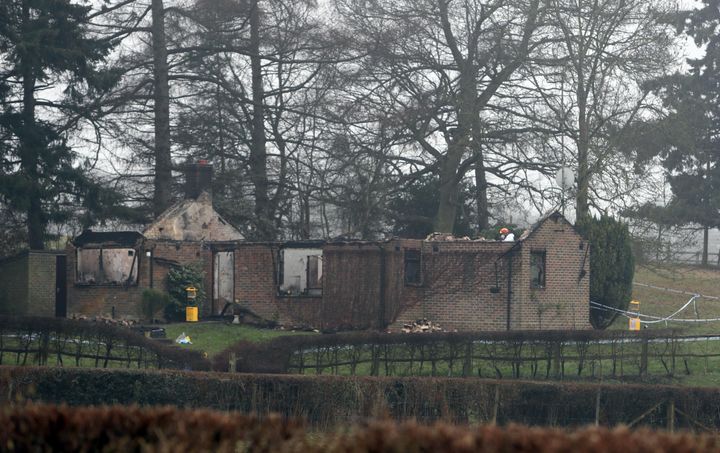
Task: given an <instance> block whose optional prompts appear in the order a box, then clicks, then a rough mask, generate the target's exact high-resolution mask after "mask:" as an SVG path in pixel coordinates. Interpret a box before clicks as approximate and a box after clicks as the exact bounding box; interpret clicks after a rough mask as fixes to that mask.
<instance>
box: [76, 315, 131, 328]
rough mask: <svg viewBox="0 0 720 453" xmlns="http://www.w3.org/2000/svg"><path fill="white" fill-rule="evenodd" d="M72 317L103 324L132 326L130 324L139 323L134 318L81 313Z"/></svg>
mask: <svg viewBox="0 0 720 453" xmlns="http://www.w3.org/2000/svg"><path fill="white" fill-rule="evenodd" d="M72 319H77V320H80V321H90V322H100V323H103V324H110V325H113V326H118V327H130V326H134V325H135V324H137V323H136V321H133V320H132V319H113V318H108V317H106V316H92V317H90V316H84V315H80V316H73V318H72Z"/></svg>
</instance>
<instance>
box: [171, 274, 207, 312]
mask: <svg viewBox="0 0 720 453" xmlns="http://www.w3.org/2000/svg"><path fill="white" fill-rule="evenodd" d="M204 279H205V272H204V271H203V270H202V266H201V265H200V264H198V263H193V264H187V265H184V266H175V267H173V268H172V269H170V271H169V272H168V274H167V289H168V294H169V295H170V303H168V304H167V305H166V306H165V318H167V319H168V320H170V321H182V320H184V319H185V307H188V306H196V307H198V309H201V308H202V305H203V303H205V298H206V295H205V289H204V284H203V281H204ZM189 286H194V287H195V288H196V289H197V295H196V297H195V299H194V300H192V301H189V300H188V298H187V291H186V288H187V287H189Z"/></svg>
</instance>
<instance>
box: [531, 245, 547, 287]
mask: <svg viewBox="0 0 720 453" xmlns="http://www.w3.org/2000/svg"><path fill="white" fill-rule="evenodd" d="M537 259H539V260H540V263H541V264H540V267H541V272H540V278H539V281H538V279H536V278H535V272H534V268H535V267H536V266H537V261H536V260H537ZM530 288H532V289H545V288H547V251H545V250H531V251H530Z"/></svg>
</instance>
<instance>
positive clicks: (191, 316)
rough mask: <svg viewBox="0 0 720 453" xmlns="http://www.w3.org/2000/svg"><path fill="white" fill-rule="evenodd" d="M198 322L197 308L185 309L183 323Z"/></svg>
mask: <svg viewBox="0 0 720 453" xmlns="http://www.w3.org/2000/svg"><path fill="white" fill-rule="evenodd" d="M197 321H198V308H197V307H185V322H197Z"/></svg>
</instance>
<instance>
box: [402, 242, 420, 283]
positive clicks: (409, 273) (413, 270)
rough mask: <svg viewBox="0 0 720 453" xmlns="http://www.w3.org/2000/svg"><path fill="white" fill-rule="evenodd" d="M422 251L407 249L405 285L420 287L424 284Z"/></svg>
mask: <svg viewBox="0 0 720 453" xmlns="http://www.w3.org/2000/svg"><path fill="white" fill-rule="evenodd" d="M421 264H422V263H421V255H420V250H417V249H405V284H406V285H419V284H421V283H422V266H421Z"/></svg>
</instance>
